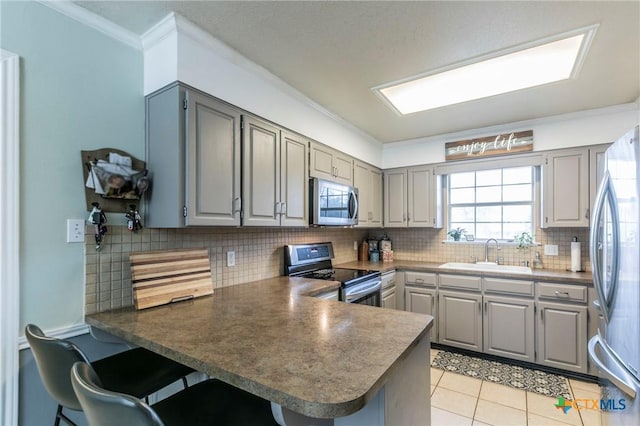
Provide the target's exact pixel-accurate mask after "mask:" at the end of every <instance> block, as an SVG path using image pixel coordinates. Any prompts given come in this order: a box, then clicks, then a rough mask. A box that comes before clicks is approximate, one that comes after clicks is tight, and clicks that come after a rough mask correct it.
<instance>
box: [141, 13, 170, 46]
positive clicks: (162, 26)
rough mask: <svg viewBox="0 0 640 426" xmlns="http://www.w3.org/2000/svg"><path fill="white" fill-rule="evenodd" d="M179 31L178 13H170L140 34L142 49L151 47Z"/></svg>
mask: <svg viewBox="0 0 640 426" xmlns="http://www.w3.org/2000/svg"><path fill="white" fill-rule="evenodd" d="M176 31H177V23H176V14H175V13H174V12H171V13H169V14H168V15H167V16H165V17H164V18H162V19H161V20H160V21H158V22H157V23H156V24H155V25H154V26H153V27H151V28H149V29H148V30H147V31H145V32H144V33H143V34H142V35H141V36H140V41H141V42H142V49H143V50H146V49H150V48H152V47H153V46H155V45H156V44H158V43H159V42H161V41H162V40H164V39H165V38H167V37H168V36H170V35H171V34H175V33H176Z"/></svg>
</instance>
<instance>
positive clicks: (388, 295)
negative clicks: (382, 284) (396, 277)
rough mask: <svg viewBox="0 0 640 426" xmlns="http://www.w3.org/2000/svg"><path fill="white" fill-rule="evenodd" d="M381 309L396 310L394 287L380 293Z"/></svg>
mask: <svg viewBox="0 0 640 426" xmlns="http://www.w3.org/2000/svg"><path fill="white" fill-rule="evenodd" d="M382 307H383V308H387V309H397V306H396V288H395V286H394V287H389V288H388V289H386V290H384V291H383V292H382Z"/></svg>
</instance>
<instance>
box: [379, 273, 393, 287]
mask: <svg viewBox="0 0 640 426" xmlns="http://www.w3.org/2000/svg"><path fill="white" fill-rule="evenodd" d="M395 285H396V272H395V271H391V272H385V273H384V274H382V288H383V289H385V288H387V287H393V286H395Z"/></svg>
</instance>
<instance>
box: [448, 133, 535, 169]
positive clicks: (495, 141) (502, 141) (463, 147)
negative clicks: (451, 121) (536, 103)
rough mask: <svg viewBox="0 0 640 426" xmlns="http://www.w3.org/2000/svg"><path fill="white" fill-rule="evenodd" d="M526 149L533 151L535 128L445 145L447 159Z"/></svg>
mask: <svg viewBox="0 0 640 426" xmlns="http://www.w3.org/2000/svg"><path fill="white" fill-rule="evenodd" d="M525 151H533V130H525V131H523V132H514V133H506V134H502V135H496V136H488V137H484V138H478V139H467V140H464V141H457V142H447V143H446V144H445V145H444V157H445V160H446V161H451V160H464V159H471V158H479V157H490V156H493V155H507V154H514V153H517V152H525Z"/></svg>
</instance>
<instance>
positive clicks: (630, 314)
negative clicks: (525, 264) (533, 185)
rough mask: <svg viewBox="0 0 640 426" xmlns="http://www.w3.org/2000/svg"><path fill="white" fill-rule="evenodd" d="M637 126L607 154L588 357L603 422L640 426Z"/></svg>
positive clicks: (595, 233) (596, 220) (596, 226)
mask: <svg viewBox="0 0 640 426" xmlns="http://www.w3.org/2000/svg"><path fill="white" fill-rule="evenodd" d="M638 132H639V130H638V127H637V126H636V127H635V128H634V129H633V130H631V131H630V132H628V133H627V134H625V135H624V136H623V137H622V138H620V139H619V140H618V141H616V142H615V143H614V144H613V145H611V147H609V149H608V150H607V151H606V153H605V157H604V168H603V177H602V180H601V181H600V185H599V189H598V195H597V197H596V201H595V204H594V207H593V212H594V214H593V217H592V222H591V236H590V250H591V265H592V271H593V283H594V287H595V289H596V292H597V296H598V300H597V301H596V302H595V303H596V306H598V307H599V309H600V314H601V321H600V328H599V330H598V334H597V335H596V336H594V337H592V338H591V340H590V341H589V357H590V358H591V360H592V361H593V362H594V363H595V365H596V366H597V367H598V369H599V370H600V375H601V377H602V379H603V381H602V382H603V385H604V387H603V393H602V400H601V402H600V408H601V410H602V421H603V424H605V425H606V424H611V425H613V424H616V425H622V424H625V425H627V424H629V425H632V424H633V425H638V424H640V401H638V398H639V395H638V392H639V391H640V266H639V264H640V231H639V225H638V224H639V222H640V203H639V199H640V180H639V177H640V142H639V140H638Z"/></svg>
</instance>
